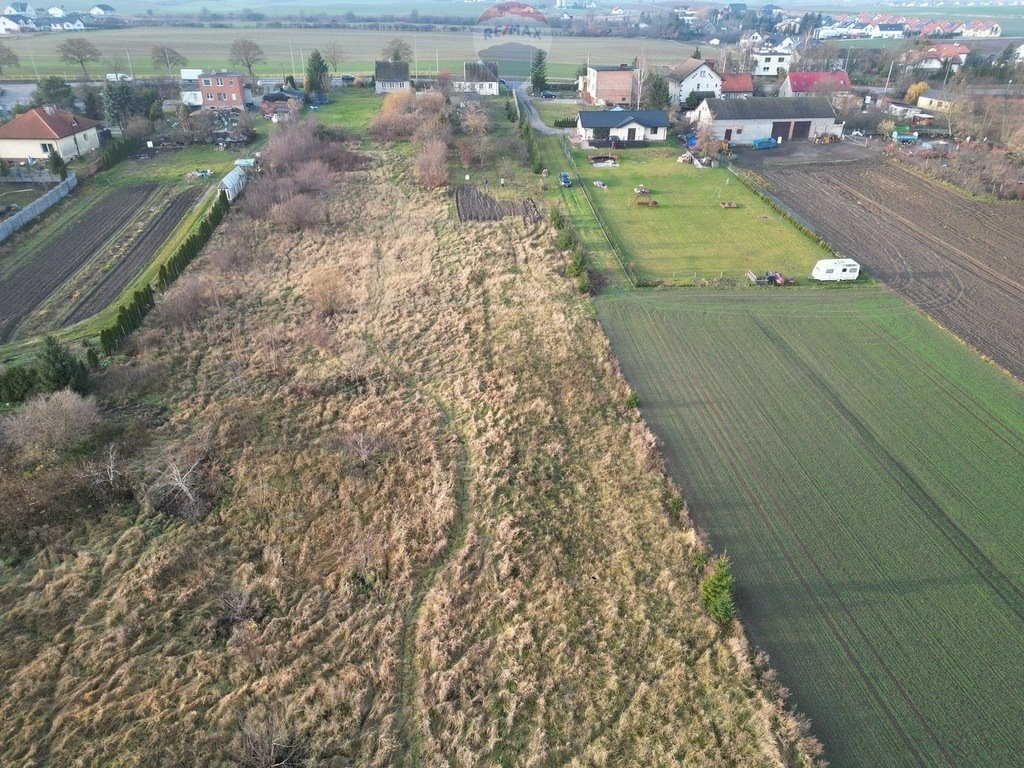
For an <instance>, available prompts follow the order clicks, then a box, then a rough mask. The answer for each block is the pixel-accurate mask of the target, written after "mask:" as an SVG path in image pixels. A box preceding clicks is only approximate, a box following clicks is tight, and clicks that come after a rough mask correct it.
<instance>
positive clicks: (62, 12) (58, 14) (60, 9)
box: [46, 5, 68, 19]
mask: <svg viewBox="0 0 1024 768" xmlns="http://www.w3.org/2000/svg"><path fill="white" fill-rule="evenodd" d="M46 13H47V15H49V16H52V17H54V18H57V19H60V18H63V17H64V16H67V15H68V12H67V10H66V9H65V8H64V6H63V5H51V6H50V7H49V8H47V9H46Z"/></svg>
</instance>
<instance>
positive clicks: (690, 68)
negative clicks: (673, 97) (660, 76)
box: [666, 59, 714, 83]
mask: <svg viewBox="0 0 1024 768" xmlns="http://www.w3.org/2000/svg"><path fill="white" fill-rule="evenodd" d="M704 66H707V67H708V69H711V67H710V66H709V65H708V63H707V62H706V61H704V60H703V59H687V60H686V61H684V62H683V63H682V64H680V65H679V66H677V67H675V68H674V69H673V70H672V71H671V72H669V73H668V75H666V77H668V79H669V80H674V81H676V82H680V83H681V82H682V81H683V80H685V79H686V78H688V77H689V76H690V75H692V74H693V73H694V72H696V71H697V70H698V69H700V68H701V67H704ZM712 71H714V70H712Z"/></svg>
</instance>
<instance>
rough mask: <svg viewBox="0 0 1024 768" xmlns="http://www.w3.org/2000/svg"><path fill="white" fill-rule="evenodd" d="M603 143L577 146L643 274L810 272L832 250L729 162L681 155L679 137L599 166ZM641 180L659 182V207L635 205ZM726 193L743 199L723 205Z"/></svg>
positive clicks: (604, 212)
mask: <svg viewBox="0 0 1024 768" xmlns="http://www.w3.org/2000/svg"><path fill="white" fill-rule="evenodd" d="M602 151H603V150H586V151H583V150H575V151H574V153H573V154H574V157H575V159H576V166H577V168H578V171H579V175H580V178H581V181H582V183H583V185H585V187H586V190H587V193H588V194H589V195H590V198H591V200H592V201H593V203H594V207H595V208H596V209H597V212H598V214H599V215H600V216H601V219H602V220H603V222H604V225H605V227H606V228H607V230H608V232H609V235H610V236H611V238H612V239H613V240H614V242H615V243H616V245H617V246H618V248H619V250H620V252H621V253H622V255H623V259H624V261H625V262H626V265H627V267H628V268H629V269H630V271H631V272H632V273H633V274H634V276H635V277H636V278H637V279H639V280H643V281H647V282H663V283H666V284H675V285H686V284H694V283H698V282H700V281H702V280H714V279H716V278H719V277H725V278H730V279H734V280H741V279H743V275H744V273H745V272H746V271H747V270H748V269H750V270H753V271H754V272H764V271H766V270H769V269H771V270H777V271H780V272H783V273H785V274H787V275H792V276H794V277H796V278H798V279H803V278H806V276H807V275H809V274H810V272H811V268H812V267H813V266H814V263H815V262H816V261H817V260H818V259H822V258H828V257H829V256H830V253H829V252H828V251H827V250H826V249H825V248H823V247H821V246H820V245H819V244H818V243H817V242H816V241H815V240H813V239H811V238H810V237H808V236H807V235H805V234H803V233H802V232H800V231H798V230H797V229H795V228H794V227H793V226H792V224H790V223H789V222H788V221H786V220H785V219H784V218H783V217H782V216H780V215H779V214H778V213H777V212H776V211H774V210H773V209H772V208H770V207H769V206H768V205H767V204H766V203H765V202H763V201H762V200H761V199H760V198H758V197H757V196H756V195H755V194H754V193H753V192H751V191H750V190H749V189H748V188H747V187H745V186H744V185H743V184H742V183H740V181H739V180H738V179H737V178H736V177H735V176H733V174H732V173H731V172H730V171H728V170H726V169H724V168H704V169H698V168H696V167H695V166H693V165H689V164H686V163H677V162H676V157H677V156H678V155H679V153H680V151H681V150H680V149H679V148H678V147H676V146H674V145H673V146H671V147H667V148H662V147H648V148H646V149H632V150H616V152H615V154H617V155H618V156H619V158H620V165H619V167H618V168H594V167H593V166H591V165H590V163H589V161H588V160H587V157H588V156H589V155H597V154H601V153H602ZM594 181H603V182H605V184H607V189H599V188H597V187H595V186H593V182H594ZM640 184H643V185H645V186H646V187H647V188H648V189H649V190H651V193H652V195H651V196H652V197H653V198H654V200H655V201H656V202H657V203H658V205H657V207H654V208H648V207H642V206H637V205H634V199H635V197H636V196H635V195H634V192H633V190H634V189H636V188H637V186H638V185H640ZM723 201H729V202H734V203H736V204H737V205H738V206H739V207H737V208H728V209H727V208H722V207H721V205H720V203H721V202H723Z"/></svg>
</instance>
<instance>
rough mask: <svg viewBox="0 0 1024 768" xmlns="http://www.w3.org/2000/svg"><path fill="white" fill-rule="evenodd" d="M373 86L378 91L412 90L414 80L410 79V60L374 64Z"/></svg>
mask: <svg viewBox="0 0 1024 768" xmlns="http://www.w3.org/2000/svg"><path fill="white" fill-rule="evenodd" d="M373 87H374V90H375V91H376V92H377V93H391V92H392V91H411V90H412V80H410V79H409V62H407V61H378V62H376V63H375V64H374V66H373Z"/></svg>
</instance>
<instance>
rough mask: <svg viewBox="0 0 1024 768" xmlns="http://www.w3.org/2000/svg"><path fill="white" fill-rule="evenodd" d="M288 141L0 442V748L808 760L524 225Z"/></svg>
mask: <svg viewBox="0 0 1024 768" xmlns="http://www.w3.org/2000/svg"><path fill="white" fill-rule="evenodd" d="M276 138H278V137H276ZM297 145H298V144H293V145H292V146H297ZM288 146H289V140H288V138H287V137H285V138H284V139H281V140H280V141H279V143H278V144H277V145H276V147H277V148H278V151H280V152H281V154H280V155H275V145H274V144H273V143H272V145H271V147H270V149H269V157H270V160H269V162H268V167H269V168H270V169H271V170H270V176H271V178H266V177H265V178H264V179H263V180H262V181H260V182H259V183H258V184H257V185H256V186H255V187H253V188H250V189H248V190H247V191H246V195H245V196H244V197H243V198H242V203H241V204H240V205H238V206H237V207H236V208H235V210H234V211H233V212H232V213H231V215H230V216H229V217H228V220H227V221H226V222H225V224H224V225H222V227H221V229H220V230H219V231H218V232H217V233H216V235H215V237H214V239H213V241H212V242H211V244H210V245H209V246H208V247H207V250H206V252H205V253H204V255H203V256H201V257H200V258H199V259H198V260H197V261H196V262H195V263H194V265H193V266H192V267H191V268H190V270H189V274H188V275H186V276H185V277H184V278H183V279H182V280H180V281H179V283H178V284H177V286H176V287H175V288H174V289H173V290H172V291H170V292H169V293H168V294H167V295H166V296H164V297H163V298H162V300H161V301H160V303H159V305H158V307H157V310H156V311H155V312H154V313H153V314H152V315H151V316H150V317H149V319H148V320H147V323H146V325H145V326H144V328H143V330H142V331H141V332H140V333H139V334H138V335H137V336H136V337H135V341H134V348H133V350H132V351H131V352H130V354H129V355H128V356H127V357H126V358H125V359H124V360H123V361H121V362H118V363H117V364H116V365H113V366H112V367H110V368H109V369H108V370H107V371H106V372H105V374H104V375H103V376H102V378H101V380H100V381H99V384H98V392H97V397H99V399H100V404H101V413H102V414H103V420H102V423H101V425H100V427H99V428H98V430H97V431H96V432H95V433H94V435H93V437H92V440H91V442H90V443H88V444H87V445H86V446H85V447H84V448H80V449H79V450H78V452H77V453H72V454H70V455H67V454H66V455H64V457H63V458H60V459H54V458H49V459H44V460H41V461H40V460H37V461H35V462H33V463H32V464H30V465H26V464H25V463H24V462H22V461H21V460H20V459H19V457H18V455H16V454H15V453H14V452H13V451H7V452H6V453H4V454H3V455H2V465H0V466H2V470H3V471H2V474H0V484H2V489H3V493H2V494H0V514H2V515H3V518H4V529H3V531H4V539H3V545H4V554H5V561H4V565H3V566H2V570H0V763H2V764H5V765H18V766H50V765H117V766H153V765H196V766H198V765H202V766H210V765H231V764H235V765H269V764H271V762H258V761H257V760H256V759H254V758H253V755H262V756H263V757H266V756H267V755H271V756H273V757H274V759H276V760H277V761H278V762H277V763H276V764H281V765H303V764H309V765H325V766H345V765H360V766H390V765H405V766H449V765H458V766H547V765H574V766H602V765H607V766H613V765H614V766H624V765H636V766H653V765H687V766H726V765H750V766H773V767H775V766H793V765H809V764H810V763H811V758H810V757H809V756H808V755H809V754H813V752H814V749H815V746H814V743H813V741H812V740H810V739H809V738H807V737H806V736H805V724H804V723H801V721H800V720H799V719H798V718H796V717H794V716H793V715H791V714H790V713H788V712H787V711H786V709H785V707H784V705H783V703H782V697H783V696H784V692H783V691H782V690H781V689H780V688H779V686H778V685H777V684H775V683H774V682H773V673H772V672H771V671H770V670H766V669H765V667H764V666H763V665H762V664H760V663H758V664H755V663H754V662H753V660H752V653H751V651H750V649H749V648H748V646H747V643H746V641H745V639H744V637H743V635H742V632H741V629H740V628H739V627H738V625H735V624H734V625H732V626H731V627H728V628H726V629H725V630H724V631H723V630H721V629H720V628H719V627H718V625H716V624H715V623H713V622H712V621H711V620H710V619H709V618H708V617H707V615H706V614H705V613H704V611H703V608H701V607H700V603H699V600H698V596H697V581H698V579H699V578H700V576H701V574H702V573H703V567H704V563H705V562H706V557H707V554H706V551H705V549H704V547H703V545H702V543H701V540H700V536H699V535H698V534H697V532H696V531H695V530H694V528H693V526H692V524H691V522H690V520H689V518H688V516H687V513H686V510H685V507H684V505H683V504H682V503H681V500H680V499H679V498H678V496H677V495H676V493H675V491H674V488H673V486H672V485H671V483H670V481H668V480H667V478H666V476H665V475H664V473H663V469H662V465H661V460H660V458H659V455H658V453H657V451H656V447H655V446H656V441H655V439H654V437H653V435H652V434H651V433H650V432H649V431H648V429H647V428H646V427H645V426H644V424H643V422H642V421H641V420H640V418H639V414H638V412H637V410H636V408H635V407H633V406H632V404H631V403H629V402H628V401H627V397H628V395H629V393H630V391H629V388H628V386H627V385H626V383H625V381H624V379H623V378H622V376H621V375H620V374H619V372H618V369H617V367H616V365H615V363H614V362H613V360H612V357H611V355H610V352H609V347H608V344H607V341H606V339H605V337H604V335H603V333H602V332H601V329H600V326H599V325H598V323H597V320H596V318H595V317H594V315H593V313H592V311H591V308H590V305H589V303H588V301H587V300H586V299H584V298H580V297H579V296H578V295H576V294H575V293H574V291H573V288H572V284H571V283H570V281H568V280H566V279H565V278H564V276H563V275H562V270H563V269H564V267H565V256H564V254H561V253H559V252H558V251H557V250H556V249H555V248H554V247H553V245H552V242H553V239H554V238H553V233H552V232H551V231H549V229H548V228H547V226H546V225H525V224H523V223H517V222H514V221H512V220H508V222H507V223H497V224H473V225H460V224H456V223H455V222H454V220H453V217H452V215H451V208H450V204H449V199H448V198H447V197H446V196H445V194H444V193H442V192H427V191H423V190H421V189H418V188H417V187H415V186H414V185H413V183H412V181H411V176H410V173H409V170H408V162H407V160H406V159H404V158H403V157H402V156H401V154H400V153H394V152H392V151H391V150H380V149H378V150H374V151H373V152H371V153H369V155H368V156H367V159H366V161H365V164H363V165H361V166H360V167H356V166H357V165H358V164H357V163H353V162H351V159H352V158H351V157H350V156H345V155H343V154H341V153H339V152H338V149H337V147H334V146H333V145H332V146H324V147H321V148H320V149H319V150H318V156H321V157H325V158H328V159H327V160H325V161H315V162H317V163H320V165H319V166H318V167H317V168H315V169H314V168H311V167H309V166H308V165H302V164H301V163H300V164H297V165H295V166H294V168H293V169H292V170H291V171H289V172H285V171H280V172H281V173H283V174H284V176H283V177H282V178H279V179H277V181H274V179H273V178H272V177H273V174H275V173H278V172H279V171H277V170H275V169H281V168H287V166H288V161H287V160H286V159H285V155H287V149H281V148H286V147H288ZM307 158H308V156H307ZM339 158H340V159H341V160H344V161H345V162H343V163H340V162H339V163H338V164H333V165H332V164H331V163H332V162H333V160H338V159H339ZM293 161H294V158H293ZM342 166H344V167H345V168H347V169H348V170H341V169H340V168H341V167H342ZM314 171H316V172H315V173H314ZM289 174H290V175H289ZM324 179H326V182H327V183H323V180H324ZM318 180H319V181H318ZM272 184H278V185H280V186H279V187H278V188H275V187H273V186H270V185H272ZM264 185H268V186H264ZM289 185H291V186H289ZM261 187H262V189H261ZM285 187H287V188H288V189H291V190H292V192H296V190H298V192H296V196H297V197H301V199H302V201H303V205H302V206H301V208H296V207H295V206H292V205H291V203H289V202H288V201H289V200H294V199H295V197H291V198H286V197H283V196H279V197H275V195H278V194H279V193H281V190H282V189H284V188H285ZM275 190H276V191H275ZM247 198H248V200H249V202H248V203H246V202H245V201H246V199H247ZM275 200H276V201H277V202H275ZM247 205H248V208H247ZM289 206H291V207H289ZM247 210H248V211H251V212H252V215H249V214H247ZM300 217H301V220H302V226H301V227H298V226H288V225H287V222H288V221H289V219H290V220H292V221H295V220H298V219H299V218H300ZM108 445H114V446H115V447H116V453H114V454H111V453H110V449H109V448H108ZM100 457H105V458H106V462H105V463H104V465H103V466H101V467H100V469H103V468H104V467H105V468H107V469H109V468H110V467H113V468H114V470H115V472H114V474H111V473H110V472H108V471H103V472H97V460H98V459H99V458H100ZM98 476H99V477H101V479H102V480H103V482H102V483H100V484H95V483H94V482H93V479H95V478H96V477H98ZM186 489H187V493H186ZM273 744H277V748H276V750H275V749H274V748H272V745H273ZM261 749H262V752H261Z"/></svg>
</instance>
